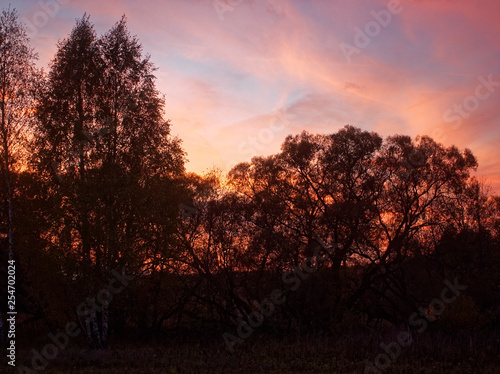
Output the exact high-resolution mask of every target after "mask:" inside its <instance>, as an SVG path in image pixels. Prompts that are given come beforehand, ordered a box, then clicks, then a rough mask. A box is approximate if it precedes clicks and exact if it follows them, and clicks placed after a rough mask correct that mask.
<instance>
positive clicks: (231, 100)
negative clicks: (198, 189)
mask: <svg viewBox="0 0 500 374" xmlns="http://www.w3.org/2000/svg"><path fill="white" fill-rule="evenodd" d="M2 1H3V2H4V4H3V6H4V7H6V6H8V2H6V1H4V0H2ZM12 7H15V8H16V9H17V10H18V12H19V15H20V18H21V20H22V21H23V22H25V23H26V25H27V30H28V35H29V36H30V38H31V42H32V45H33V46H34V47H35V49H36V51H37V52H38V54H39V57H40V58H39V61H38V63H39V65H40V66H41V67H44V68H45V69H46V70H48V66H49V63H50V60H51V59H52V57H53V56H54V54H55V52H56V43H57V41H58V40H59V39H62V38H65V37H67V36H68V35H69V33H70V32H71V29H72V28H73V26H74V25H75V20H76V19H77V18H80V17H82V15H83V14H84V13H85V12H86V13H87V14H89V15H90V19H91V21H92V22H93V23H94V25H95V29H96V31H97V33H98V34H103V33H105V32H106V31H107V30H109V29H110V28H111V27H112V26H113V25H114V24H115V23H116V22H117V21H119V20H120V18H121V16H122V15H123V14H125V15H126V17H127V24H128V28H129V30H130V32H131V33H132V34H133V35H136V36H137V37H138V39H139V40H140V42H141V43H142V46H143V50H144V52H145V53H148V54H150V55H151V61H152V62H153V63H154V64H155V65H156V67H157V68H158V70H157V71H156V77H157V87H158V89H159V90H160V91H161V92H162V93H163V94H164V95H165V100H166V108H165V112H166V117H167V118H168V119H170V120H171V121H172V133H173V134H175V135H176V136H178V137H179V138H180V139H182V141H183V147H184V149H185V151H186V152H187V158H188V160H189V162H188V163H187V165H186V168H187V170H189V171H194V172H197V173H203V172H205V171H208V170H209V169H211V168H213V167H219V168H221V169H223V170H224V171H228V170H229V169H230V168H231V166H233V165H234V164H236V163H237V162H241V161H249V160H250V159H251V157H253V156H257V155H269V154H273V153H277V152H279V150H280V145H281V143H282V142H283V140H284V139H285V137H286V136H287V135H289V134H297V133H300V132H301V131H302V130H307V131H309V132H311V133H322V134H327V133H334V132H337V131H338V130H339V129H341V128H342V127H344V126H345V125H347V124H350V125H353V126H356V127H359V128H361V129H363V130H368V131H376V132H377V133H379V134H380V135H381V136H384V137H386V136H390V135H394V134H402V135H410V136H412V137H416V136H418V135H429V136H431V137H432V138H434V139H435V140H436V141H438V142H440V143H442V144H444V145H446V146H449V145H456V146H458V147H459V148H461V149H463V148H469V149H471V150H472V152H473V153H474V154H475V155H476V157H477V158H478V161H479V169H478V173H477V174H478V175H479V176H480V179H481V180H482V181H483V182H485V183H486V185H489V186H490V187H491V188H492V190H493V192H495V193H497V194H498V193H500V162H499V160H500V105H499V104H500V22H498V17H499V16H500V1H498V0H475V1H471V0H401V1H397V0H349V1H347V0H274V1H272V0H157V1H149V0H143V1H137V0H106V1H103V0H99V1H97V0H86V1H78V0H40V1H34V0H31V1H30V0H16V1H15V2H14V3H13V4H12Z"/></svg>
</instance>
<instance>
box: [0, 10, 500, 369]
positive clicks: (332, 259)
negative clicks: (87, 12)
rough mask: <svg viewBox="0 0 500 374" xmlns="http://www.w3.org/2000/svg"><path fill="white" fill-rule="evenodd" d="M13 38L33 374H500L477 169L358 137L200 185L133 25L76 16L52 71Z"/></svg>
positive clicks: (19, 237) (297, 146) (10, 108)
mask: <svg viewBox="0 0 500 374" xmlns="http://www.w3.org/2000/svg"><path fill="white" fill-rule="evenodd" d="M0 32H1V34H0V47H1V49H0V52H1V53H0V66H1V69H2V70H1V74H0V75H1V77H0V100H1V102H0V110H1V128H0V130H1V131H0V136H1V141H2V142H1V154H2V158H1V166H2V169H1V171H0V177H1V181H2V184H1V187H0V198H1V202H2V209H1V211H0V216H1V221H0V234H1V236H0V241H1V245H2V252H1V265H0V270H1V292H2V295H7V294H8V292H9V291H8V288H7V284H6V279H7V264H8V261H15V264H16V292H15V295H16V311H17V312H18V315H17V317H16V318H17V338H16V339H17V340H16V345H17V353H18V355H17V360H16V364H17V365H18V368H19V369H20V372H34V370H37V371H39V372H42V371H43V372H45V373H49V372H53V373H96V372H103V373H123V372H124V373H155V372H157V373H165V372H170V373H182V372H203V373H205V372H213V373H219V372H227V373H238V372H240V373H246V372H269V373H288V372H297V373H316V372H317V373H321V372H324V373H332V372H338V373H356V372H366V373H370V372H371V373H377V372H383V371H385V372H387V373H452V372H456V373H479V372H480V373H495V372H498V367H499V366H497V365H498V357H499V354H500V351H499V349H500V348H499V347H500V332H499V325H500V251H499V249H500V197H498V196H493V195H491V194H490V193H488V191H487V189H486V188H485V186H483V185H482V184H481V183H480V182H479V181H478V180H477V179H476V178H474V177H473V176H472V172H473V171H474V170H475V168H476V167H477V162H476V159H475V157H474V156H473V154H472V153H471V151H469V150H467V149H466V150H460V149H458V148H456V147H453V146H451V147H446V146H444V145H442V144H439V143H436V142H435V141H434V140H433V139H431V138H429V137H427V136H422V137H417V138H415V139H412V138H410V137H408V136H402V135H395V136H391V137H388V138H385V139H383V138H381V137H380V136H379V135H378V134H376V133H373V132H367V131H363V130H361V129H358V128H355V127H352V126H346V127H344V128H342V129H341V130H339V131H337V132H335V133H332V134H327V135H313V134H309V133H307V132H303V133H302V134H300V135H294V136H292V135H290V136H288V137H287V138H286V140H285V141H284V143H283V145H282V148H281V152H280V153H278V154H276V155H272V156H268V157H255V158H253V159H252V161H251V162H250V163H241V164H239V165H237V166H235V167H234V168H233V169H232V170H231V171H230V172H229V173H228V174H227V175H222V174H221V173H220V172H217V171H212V172H210V173H207V174H206V175H203V176H199V175H195V174H190V173H187V172H186V171H185V170H184V162H185V154H184V152H183V150H182V148H181V145H180V140H178V139H176V138H174V137H172V136H171V135H170V123H169V122H168V121H165V120H164V113H163V109H164V100H163V98H162V96H161V94H160V93H159V92H158V91H157V90H156V88H155V83H154V82H155V80H154V75H153V73H154V70H155V69H154V66H153V65H152V64H151V62H150V61H149V59H148V58H147V57H144V55H143V52H142V49H141V46H140V44H139V42H138V40H137V39H136V38H134V37H132V36H131V35H130V34H129V32H128V30H127V27H126V22H125V19H124V18H123V19H122V20H121V21H119V22H118V23H117V24H116V25H115V26H114V27H113V28H111V30H110V31H108V32H107V33H105V34H104V35H103V36H100V37H98V36H97V35H96V33H95V31H94V29H93V26H92V24H91V23H90V21H89V18H88V17H87V16H84V17H83V18H82V19H80V20H78V21H77V23H76V26H75V28H74V29H73V31H72V32H71V34H70V35H69V36H68V37H67V38H66V39H63V40H61V41H60V43H59V45H58V51H57V53H56V55H55V56H54V59H53V61H52V63H51V67H50V71H49V72H48V73H44V72H41V71H38V70H37V69H36V68H35V65H34V61H35V57H36V56H35V54H34V52H33V50H32V49H31V47H29V42H28V40H27V38H26V34H25V31H24V30H23V27H22V25H20V24H19V22H18V20H17V14H16V13H15V12H14V11H11V10H5V11H4V12H3V14H2V16H1V24H0ZM3 300H4V298H3V296H2V305H1V312H2V321H3V322H4V324H5V323H6V319H7V317H6V312H7V309H6V308H7V305H6V303H4V302H3ZM4 330H5V329H4ZM6 335H7V334H6V331H2V342H3V344H5V345H7V344H9V343H8V339H7V337H6ZM2 359H3V360H6V359H5V357H2ZM6 365H7V364H6ZM6 365H5V366H3V367H7V366H6ZM7 368H8V369H10V368H9V367H7ZM30 370H31V371H30Z"/></svg>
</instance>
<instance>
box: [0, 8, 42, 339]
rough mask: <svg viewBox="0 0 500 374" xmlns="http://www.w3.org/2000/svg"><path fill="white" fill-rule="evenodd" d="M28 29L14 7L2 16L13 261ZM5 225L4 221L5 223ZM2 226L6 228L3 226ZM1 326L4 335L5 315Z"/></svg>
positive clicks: (2, 136) (2, 137)
mask: <svg viewBox="0 0 500 374" xmlns="http://www.w3.org/2000/svg"><path fill="white" fill-rule="evenodd" d="M36 58H37V56H36V54H35V53H34V51H33V48H31V47H30V45H29V38H28V37H27V34H26V28H25V27H24V25H22V24H21V23H20V22H19V16H18V14H17V11H16V10H15V9H10V7H9V8H8V9H4V10H3V11H2V13H1V15H0V148H1V158H0V163H1V166H2V171H1V174H0V175H1V176H2V184H3V188H4V189H5V196H6V210H7V212H6V217H7V220H6V221H7V224H6V232H7V252H8V259H9V260H14V257H15V251H14V245H15V243H14V188H15V186H14V185H13V178H12V174H13V172H14V169H15V168H16V167H17V161H19V158H20V157H21V154H22V138H25V131H26V130H27V128H28V127H29V125H30V123H31V120H32V109H33V101H34V96H35V88H36V76H37V73H36V68H35V60H36ZM2 226H3V224H2ZM2 229H3V227H2ZM0 329H1V333H2V336H3V329H2V318H1V315H0Z"/></svg>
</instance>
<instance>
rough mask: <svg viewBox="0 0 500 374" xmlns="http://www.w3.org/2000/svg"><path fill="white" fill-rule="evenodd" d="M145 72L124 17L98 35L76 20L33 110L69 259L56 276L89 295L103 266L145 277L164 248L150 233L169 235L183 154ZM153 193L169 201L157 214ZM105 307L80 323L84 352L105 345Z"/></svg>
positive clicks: (145, 60)
mask: <svg viewBox="0 0 500 374" xmlns="http://www.w3.org/2000/svg"><path fill="white" fill-rule="evenodd" d="M154 70H155V68H154V66H153V65H152V64H151V62H150V61H149V57H148V56H146V57H143V55H142V47H141V45H140V44H139V42H138V40H137V38H135V37H132V36H130V33H129V32H128V30H127V27H126V20H125V18H122V19H121V21H119V22H118V23H117V24H116V25H115V26H114V27H113V28H112V29H111V30H110V31H108V32H107V33H106V34H104V35H103V36H102V37H100V38H98V37H97V35H96V33H95V31H94V29H93V25H92V24H91V22H90V20H89V17H88V16H86V15H84V16H83V17H82V18H81V19H79V20H78V21H77V23H76V26H75V27H74V29H73V30H72V32H71V35H70V36H69V38H67V39H65V40H63V41H61V42H60V43H59V45H58V52H57V54H56V57H55V58H54V60H53V62H52V65H51V70H50V73H49V79H48V84H47V90H46V93H45V96H44V100H43V102H42V103H41V105H40V106H39V108H38V109H39V110H38V115H39V120H40V124H39V133H40V134H39V139H40V142H39V148H38V158H39V165H40V167H41V171H44V172H45V174H46V175H49V174H52V178H49V182H48V183H52V184H53V190H54V191H55V194H56V195H58V196H60V204H61V206H60V208H62V209H60V212H61V214H62V215H63V217H61V218H62V220H63V221H64V226H63V228H62V229H55V231H54V236H55V237H57V238H59V240H60V247H61V250H63V251H65V255H66V256H68V257H70V258H73V261H69V263H68V266H71V269H65V273H67V274H71V276H72V277H73V278H74V279H77V280H79V281H80V282H81V284H82V285H84V286H83V287H84V288H85V291H84V292H85V294H87V295H88V296H89V297H91V296H92V295H95V293H96V292H97V290H98V289H97V288H96V287H98V286H99V285H100V284H101V283H100V282H104V281H105V279H106V277H109V272H110V271H111V270H113V269H120V270H122V269H127V272H129V273H132V274H135V275H138V274H140V273H143V272H147V271H148V269H149V264H151V261H150V260H151V257H153V258H154V257H155V256H157V255H158V254H157V253H158V252H161V251H162V250H164V249H163V248H161V245H163V244H165V243H166V242H168V240H165V241H158V242H154V241H153V243H154V244H156V245H155V246H151V244H152V241H151V240H150V237H151V236H150V235H151V234H152V235H155V236H156V235H157V232H155V233H152V231H155V230H156V228H157V227H158V226H160V227H161V228H162V229H165V230H159V231H163V232H164V233H165V234H166V233H168V232H172V233H173V232H174V231H175V230H174V229H172V222H173V220H174V218H175V217H177V215H178V213H179V212H178V203H176V200H177V199H178V198H176V197H175V196H176V194H178V195H182V194H181V193H179V190H180V187H179V185H178V184H176V182H175V179H176V178H178V177H180V176H181V175H182V173H183V172H184V152H183V151H182V149H181V147H180V142H179V140H177V139H176V138H173V137H171V136H170V124H169V122H168V121H165V120H164V118H163V116H164V112H163V108H164V100H163V98H162V97H161V95H160V93H159V92H158V90H157V89H156V87H155V77H154V75H153V72H154ZM154 188H159V189H160V190H158V189H156V190H155V189H154ZM162 193H165V195H168V196H170V197H172V199H170V200H171V201H170V204H169V206H168V207H162V208H163V209H164V210H162V211H158V209H157V208H158V207H159V206H158V203H159V201H160V200H161V202H164V201H165V200H163V199H160V197H161V196H163V195H162ZM167 200H168V199H167ZM165 208H166V209H167V210H166V211H165ZM169 226H170V229H169V230H170V231H169V230H167V229H166V228H168V227H169ZM149 270H150V269H149ZM70 278H71V277H70ZM108 307H109V306H108V305H107V304H105V305H103V308H102V310H95V308H93V307H92V306H91V305H90V304H89V305H88V311H89V313H88V314H87V316H86V317H85V318H84V319H83V320H81V325H82V328H83V330H84V331H85V332H86V335H87V339H88V342H89V345H90V346H91V347H94V348H98V349H100V348H103V347H105V346H106V344H107V338H108V330H109V327H108V325H109V322H108V321H109V309H108Z"/></svg>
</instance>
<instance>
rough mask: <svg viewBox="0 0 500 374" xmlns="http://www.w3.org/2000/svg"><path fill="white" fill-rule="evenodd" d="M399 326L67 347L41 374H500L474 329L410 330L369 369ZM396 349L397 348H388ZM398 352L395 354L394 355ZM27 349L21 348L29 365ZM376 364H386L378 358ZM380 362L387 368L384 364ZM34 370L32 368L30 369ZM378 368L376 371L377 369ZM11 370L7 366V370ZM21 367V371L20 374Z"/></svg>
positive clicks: (492, 341) (488, 341) (494, 355)
mask: <svg viewBox="0 0 500 374" xmlns="http://www.w3.org/2000/svg"><path fill="white" fill-rule="evenodd" d="M397 333H398V331H397V330H396V329H394V330H391V331H384V333H377V334H350V335H345V336H339V337H334V336H323V337H321V336H311V335H308V336H296V337H294V338H293V339H292V338H286V339H280V338H278V337H273V338H270V337H269V336H267V337H263V336H252V337H251V338H249V339H247V340H246V341H244V342H243V343H242V344H241V345H238V346H237V347H235V351H234V353H230V352H228V350H227V349H226V347H225V345H224V341H223V339H222V337H221V338H220V339H212V340H206V339H203V340H196V339H194V338H192V337H175V338H169V339H166V340H164V341H162V342H158V341H156V342H152V341H150V340H149V341H142V340H137V341H136V342H131V341H129V342H127V343H123V342H120V343H118V342H112V344H111V347H110V348H109V349H108V350H107V351H101V352H99V351H90V350H85V349H79V348H77V347H75V346H70V347H68V348H67V349H66V350H64V351H62V352H60V353H59V355H58V356H57V357H56V358H54V359H53V360H50V361H49V362H48V365H47V366H46V368H45V369H44V370H41V371H39V372H41V373H61V374H62V373H64V374H66V373H82V374H83V373H85V374H87V373H111V374H118V373H120V374H122V373H131V374H132V373H134V374H135V373H266V374H273V373H276V374H277V373H364V372H367V373H376V372H380V373H382V372H383V373H400V374H403V373H405V374H411V373H485V374H488V373H492V374H495V373H500V358H499V357H500V356H499V350H500V343H499V341H498V336H496V334H495V336H493V335H490V337H489V338H485V337H484V336H481V337H479V336H477V334H473V333H465V332H463V333H457V334H453V336H452V335H444V334H442V333H440V332H426V333H425V334H422V335H415V334H414V338H413V341H412V342H411V344H410V345H409V346H407V347H401V351H400V353H399V354H398V355H397V357H395V358H394V359H391V360H390V362H389V363H388V364H387V367H386V368H385V369H384V370H380V371H376V370H375V369H374V370H367V369H366V366H367V362H368V361H369V362H372V363H373V362H375V360H376V358H377V356H378V355H384V354H385V352H384V350H383V349H382V348H381V347H380V343H382V342H384V343H385V344H389V343H390V342H394V341H397ZM393 347H394V345H393ZM393 353H397V352H393ZM32 356H33V352H32V351H30V350H29V349H22V350H20V351H19V352H18V359H19V361H20V363H23V364H25V365H26V366H28V364H29V362H30V361H31V359H32ZM380 360H381V361H380V363H381V364H382V365H384V361H383V359H382V358H380ZM384 367H385V366H384ZM30 368H31V366H30ZM377 370H378V369H377ZM5 372H12V371H5ZM24 372H25V371H24Z"/></svg>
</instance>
